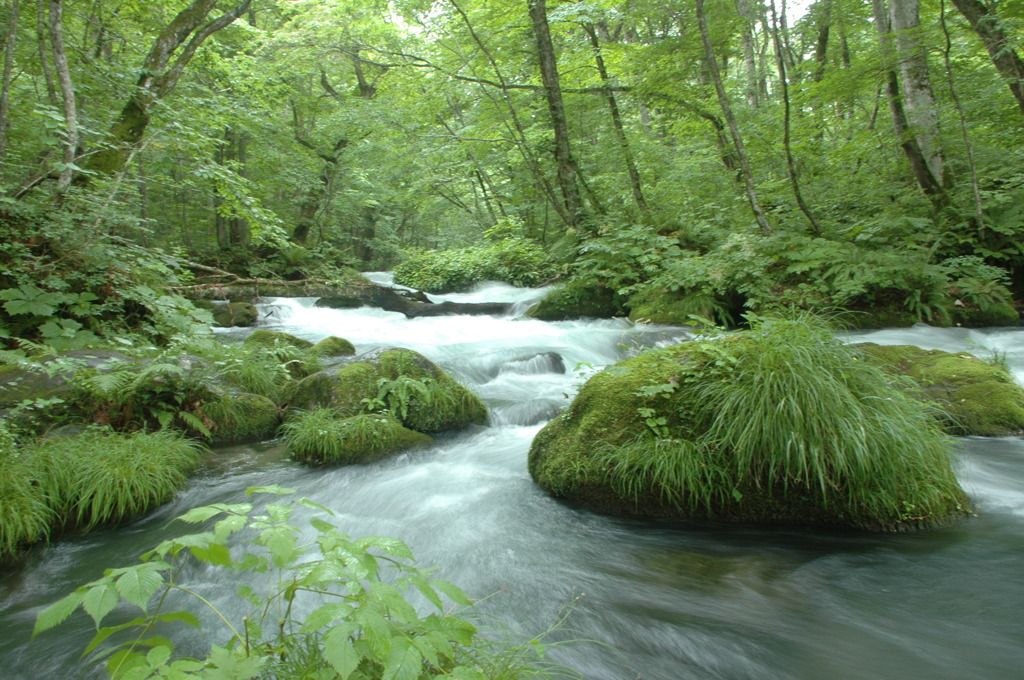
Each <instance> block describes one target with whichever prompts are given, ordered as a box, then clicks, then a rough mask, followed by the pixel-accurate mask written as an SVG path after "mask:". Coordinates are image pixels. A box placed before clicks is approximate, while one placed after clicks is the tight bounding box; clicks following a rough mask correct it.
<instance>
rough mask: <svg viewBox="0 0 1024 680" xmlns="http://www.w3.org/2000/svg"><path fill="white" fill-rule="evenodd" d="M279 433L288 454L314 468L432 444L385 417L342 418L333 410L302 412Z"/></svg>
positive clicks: (375, 415) (358, 460)
mask: <svg viewBox="0 0 1024 680" xmlns="http://www.w3.org/2000/svg"><path fill="white" fill-rule="evenodd" d="M282 429H283V432H284V435H285V440H286V441H287V451H288V453H289V454H290V455H291V456H292V457H293V458H294V459H295V460H298V461H301V462H304V463H311V464H314V465H325V464H351V463H366V462H370V461H373V460H377V459H379V458H385V457H387V456H391V455H394V454H396V453H399V452H401V451H405V450H407V449H411V448H415V447H420V446H426V445H429V444H430V443H431V442H432V441H433V439H431V437H430V436H429V435H426V434H423V433H421V432H415V431H413V430H410V429H408V428H406V427H404V426H403V425H402V424H401V423H400V422H398V420H397V419H395V418H393V417H391V416H388V415H383V414H380V413H372V414H366V413H364V414H360V415H357V416H350V417H347V418H344V417H341V416H340V415H338V413H337V411H335V410H334V409H314V410H312V411H306V412H303V413H301V414H299V415H298V417H297V418H295V419H294V420H292V421H291V422H288V423H286V424H285V426H284V427H283V428H282Z"/></svg>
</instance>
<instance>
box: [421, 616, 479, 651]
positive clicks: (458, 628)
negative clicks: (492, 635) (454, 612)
mask: <svg viewBox="0 0 1024 680" xmlns="http://www.w3.org/2000/svg"><path fill="white" fill-rule="evenodd" d="M425 623H426V624H427V626H428V627H429V628H430V629H432V630H436V631H438V632H440V633H443V634H444V635H446V636H448V639H449V640H454V641H455V642H458V643H459V644H460V645H468V644H470V643H472V642H473V636H474V635H476V626H474V625H473V624H472V623H470V622H469V621H465V620H463V619H460V618H456V617H454V616H440V615H438V614H431V615H430V616H428V617H427V618H426V620H425Z"/></svg>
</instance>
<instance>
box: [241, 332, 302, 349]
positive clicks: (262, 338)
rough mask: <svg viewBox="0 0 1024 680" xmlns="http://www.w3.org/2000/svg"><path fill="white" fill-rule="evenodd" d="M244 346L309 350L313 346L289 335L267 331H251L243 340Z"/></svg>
mask: <svg viewBox="0 0 1024 680" xmlns="http://www.w3.org/2000/svg"><path fill="white" fill-rule="evenodd" d="M245 344H246V345H266V346H268V347H273V346H275V345H288V346H290V347H295V348H296V349H309V348H310V347H312V346H313V343H312V342H310V341H309V340H304V339H303V338H297V337H295V336H294V335H292V334H290V333H282V332H281V331H268V330H258V331H253V332H252V333H250V334H249V336H248V337H247V338H246V339H245Z"/></svg>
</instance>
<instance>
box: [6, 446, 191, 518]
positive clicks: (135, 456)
mask: <svg viewBox="0 0 1024 680" xmlns="http://www.w3.org/2000/svg"><path fill="white" fill-rule="evenodd" d="M26 455H27V456H30V457H31V458H33V459H34V460H36V461H37V462H38V464H39V465H41V466H43V467H44V469H45V470H46V471H47V478H46V479H44V480H43V481H42V485H43V486H44V487H45V488H46V489H47V491H48V493H49V494H50V502H51V503H52V504H53V507H54V509H55V510H56V512H57V513H58V515H59V516H61V517H62V518H64V521H65V522H66V523H67V524H68V525H70V526H73V527H77V528H81V529H84V530H88V529H91V528H94V527H97V526H101V525H107V524H116V523H119V522H122V521H125V520H128V519H132V518H134V517H137V516H139V515H141V514H144V513H145V512H148V511H149V510H152V509H153V508H155V507H156V506H158V505H161V504H163V503H166V502H167V501H168V500H170V499H171V497H173V496H174V494H175V492H177V490H178V489H180V488H181V487H182V486H183V485H184V483H185V480H186V479H187V476H188V473H189V472H191V471H192V470H193V469H194V468H195V467H196V466H197V465H198V464H199V454H198V446H197V445H196V443H195V442H194V441H192V440H190V439H187V438H185V437H183V436H182V435H181V434H179V433H176V432H173V431H170V430H161V431H159V432H151V433H146V432H135V433H132V434H127V435H124V434H118V433H115V432H113V431H111V430H109V429H102V428H90V429H87V430H86V431H85V432H83V433H82V434H80V435H75V436H72V437H53V438H50V439H46V440H43V441H42V442H40V443H39V444H37V445H36V446H34V447H32V448H31V450H30V451H28V452H27V453H26Z"/></svg>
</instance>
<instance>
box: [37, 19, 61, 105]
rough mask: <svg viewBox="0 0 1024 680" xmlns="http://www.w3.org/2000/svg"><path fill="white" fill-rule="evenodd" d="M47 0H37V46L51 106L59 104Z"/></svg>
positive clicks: (47, 96)
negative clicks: (51, 66)
mask: <svg viewBox="0 0 1024 680" xmlns="http://www.w3.org/2000/svg"><path fill="white" fill-rule="evenodd" d="M46 5H47V0H36V48H37V49H38V50H39V66H40V68H41V69H42V71H43V81H44V82H45V83H46V101H47V102H49V103H50V106H54V107H56V106H58V105H59V103H58V101H57V85H56V82H55V81H54V79H53V71H52V70H51V69H50V44H49V40H48V39H47V26H49V22H48V21H47V19H46Z"/></svg>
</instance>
